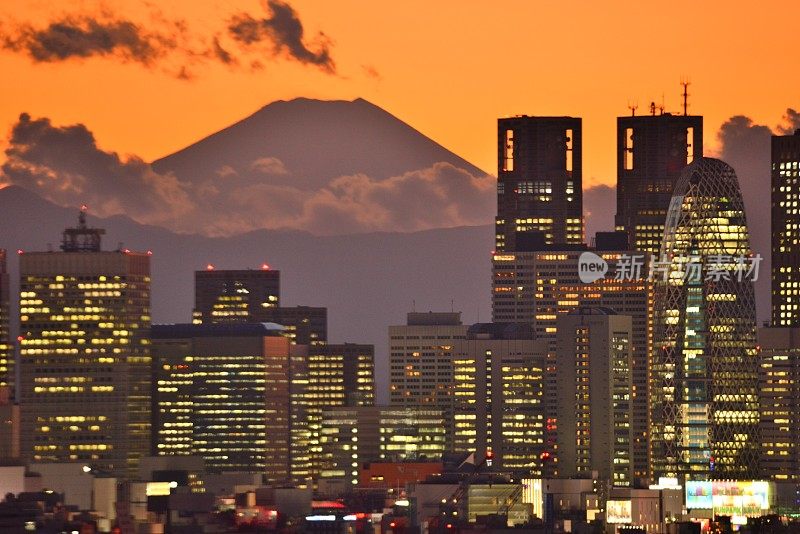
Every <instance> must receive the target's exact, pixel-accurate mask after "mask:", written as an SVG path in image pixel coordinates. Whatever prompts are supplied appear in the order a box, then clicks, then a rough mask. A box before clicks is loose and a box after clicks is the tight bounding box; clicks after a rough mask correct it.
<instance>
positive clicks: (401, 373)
mask: <svg viewBox="0 0 800 534" xmlns="http://www.w3.org/2000/svg"><path fill="white" fill-rule="evenodd" d="M467 328H468V327H467V326H466V325H463V324H461V312H455V313H450V312H427V313H417V312H411V313H409V314H408V316H407V321H406V324H405V325H397V326H390V327H389V402H390V404H391V405H392V406H397V407H406V408H435V409H441V410H443V411H444V413H445V420H446V421H447V422H448V424H451V423H452V413H453V396H452V392H451V385H452V383H453V361H452V357H451V351H452V346H453V343H454V342H455V341H457V340H459V339H466V336H467ZM452 435H453V433H452V428H448V432H447V436H452ZM447 446H448V450H451V447H452V443H448V444H447Z"/></svg>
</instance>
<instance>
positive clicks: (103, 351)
mask: <svg viewBox="0 0 800 534" xmlns="http://www.w3.org/2000/svg"><path fill="white" fill-rule="evenodd" d="M103 233H104V231H103V230H101V229H95V228H89V227H88V226H87V225H86V219H85V213H83V212H81V214H80V220H79V224H78V226H77V227H76V228H68V229H66V230H65V231H64V236H63V242H62V244H61V251H60V252H24V253H23V252H21V253H20V301H19V302H20V333H21V341H20V366H21V376H22V380H21V384H19V388H18V390H19V393H20V394H19V399H20V403H21V405H22V406H23V410H22V446H21V448H22V450H21V453H22V456H23V458H24V459H26V460H27V461H30V462H83V463H85V464H89V465H92V466H96V467H97V468H99V469H103V470H105V471H110V472H113V473H116V474H120V475H124V474H133V473H135V470H136V467H137V464H138V461H139V459H140V458H141V457H142V456H144V455H146V454H147V452H148V449H149V437H150V345H149V335H150V255H149V254H147V253H136V252H131V251H130V250H127V249H125V250H115V251H103V250H101V246H100V244H101V243H100V242H101V237H102V235H103Z"/></svg>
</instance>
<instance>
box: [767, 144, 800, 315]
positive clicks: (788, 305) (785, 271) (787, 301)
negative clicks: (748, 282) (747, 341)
mask: <svg viewBox="0 0 800 534" xmlns="http://www.w3.org/2000/svg"><path fill="white" fill-rule="evenodd" d="M798 200H800V129H799V130H797V131H795V133H794V135H774V136H772V325H773V326H800V206H798Z"/></svg>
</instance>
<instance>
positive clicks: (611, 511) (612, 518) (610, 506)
mask: <svg viewBox="0 0 800 534" xmlns="http://www.w3.org/2000/svg"><path fill="white" fill-rule="evenodd" d="M631 522H633V516H632V514H631V501H607V502H606V523H631Z"/></svg>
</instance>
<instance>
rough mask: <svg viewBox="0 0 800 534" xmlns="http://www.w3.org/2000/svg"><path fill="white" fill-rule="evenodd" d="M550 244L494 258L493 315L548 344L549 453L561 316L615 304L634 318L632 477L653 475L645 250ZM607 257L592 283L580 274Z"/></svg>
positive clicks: (553, 428)
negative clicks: (528, 327) (523, 325)
mask: <svg viewBox="0 0 800 534" xmlns="http://www.w3.org/2000/svg"><path fill="white" fill-rule="evenodd" d="M605 241H606V240H605V239H597V243H598V244H602V245H604V244H606V243H605ZM612 241H613V240H612ZM612 244H613V243H612ZM545 248H546V250H542V251H539V252H517V253H513V254H512V253H504V254H495V255H494V256H493V260H492V271H493V282H492V285H493V287H492V319H493V320H494V321H495V322H528V323H531V324H532V325H533V327H534V330H535V332H536V337H537V339H546V340H548V341H549V342H550V348H549V349H548V365H547V373H546V376H547V384H548V386H547V388H546V390H545V405H546V409H547V414H548V415H547V417H548V421H547V429H548V432H547V433H548V438H547V440H548V445H549V447H550V448H549V449H548V451H547V452H549V453H551V455H554V453H555V451H554V450H553V448H552V446H553V445H555V441H556V431H557V421H556V416H555V411H556V406H557V397H556V391H557V388H556V383H555V380H556V376H555V370H556V367H555V366H556V362H555V356H556V346H555V342H556V333H557V331H558V328H557V326H558V325H557V319H558V317H560V316H561V315H563V314H565V313H568V312H569V311H571V310H573V309H576V308H578V307H581V306H586V307H605V308H611V309H613V310H614V311H616V312H617V313H618V314H620V315H629V316H631V317H632V319H633V338H632V369H631V374H632V380H633V388H632V391H631V403H632V406H633V415H632V420H631V429H632V432H633V438H632V439H633V453H632V454H633V456H632V465H633V470H634V476H635V477H637V478H645V477H647V476H648V442H649V439H648V354H649V351H650V342H651V325H650V318H649V315H648V310H649V309H650V308H649V302H650V299H651V298H652V295H651V291H650V284H649V283H648V281H647V269H648V265H647V264H645V263H644V261H643V258H642V253H640V252H636V251H625V250H601V249H599V248H595V249H593V250H587V249H586V248H585V247H583V249H580V248H579V247H574V249H573V250H563V249H562V250H558V249H557V247H545ZM582 257H583V258H584V261H582V260H581V258H582ZM603 262H604V263H605V264H607V265H608V270H607V272H606V273H605V275H604V276H601V277H600V278H598V279H597V280H595V281H593V282H590V283H584V282H583V281H582V280H581V275H580V269H581V266H584V267H586V266H587V265H590V264H594V263H601V264H602V263H603ZM555 467H557V462H556V461H555V459H554V461H552V462H550V463H549V464H546V465H545V468H546V469H545V471H546V472H545V474H546V475H548V476H550V475H554V474H555V473H554V472H553V471H548V469H553V468H555Z"/></svg>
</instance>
